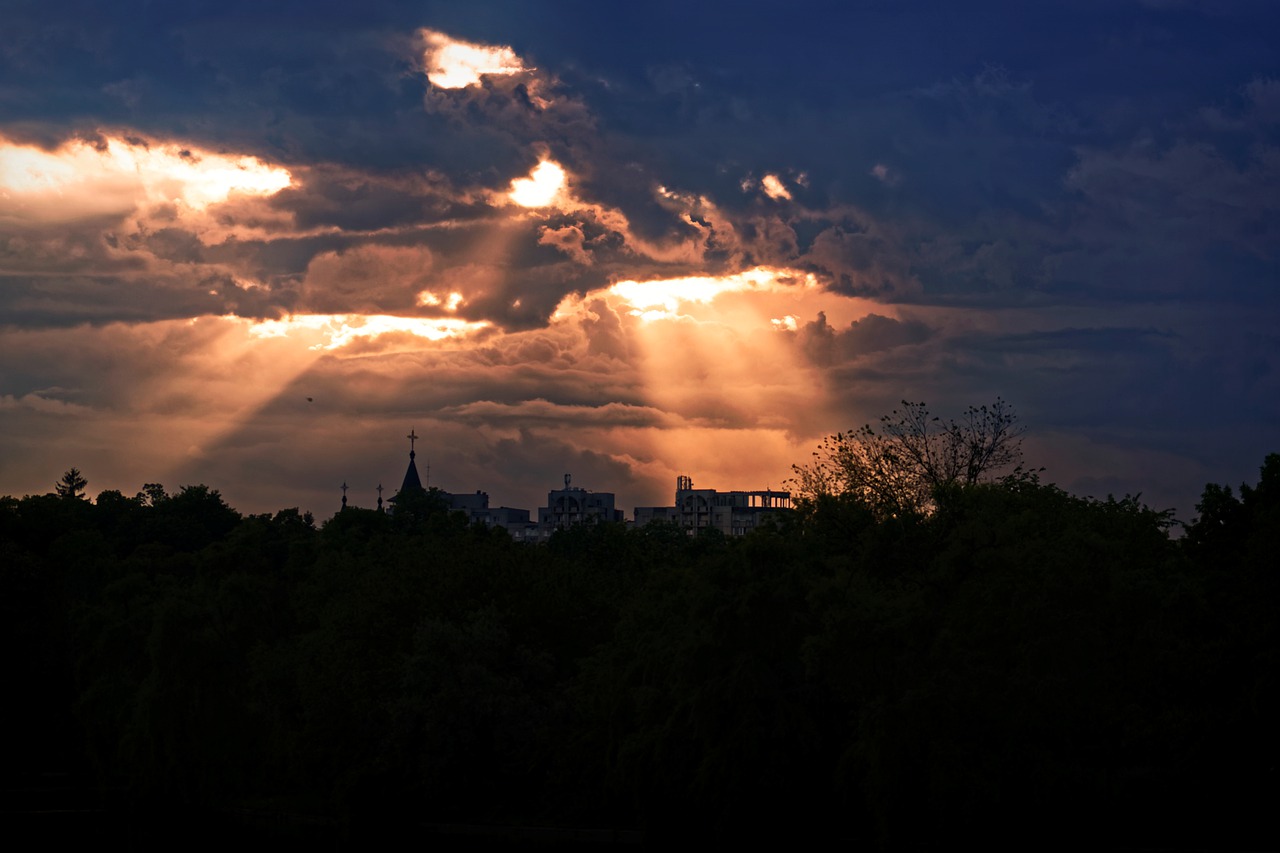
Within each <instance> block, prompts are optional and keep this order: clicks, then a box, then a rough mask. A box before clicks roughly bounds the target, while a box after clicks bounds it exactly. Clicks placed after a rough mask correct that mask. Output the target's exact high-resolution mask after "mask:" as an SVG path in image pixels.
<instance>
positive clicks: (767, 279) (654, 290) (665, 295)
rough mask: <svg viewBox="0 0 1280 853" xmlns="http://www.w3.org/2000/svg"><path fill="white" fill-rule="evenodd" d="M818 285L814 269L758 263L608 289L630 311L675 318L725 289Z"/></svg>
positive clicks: (622, 283) (649, 318)
mask: <svg viewBox="0 0 1280 853" xmlns="http://www.w3.org/2000/svg"><path fill="white" fill-rule="evenodd" d="M797 285H798V286H799V287H801V288H815V287H817V279H816V278H815V277H814V276H813V274H812V273H803V272H798V271H794V270H783V269H773V268H770V267H756V268H754V269H749V270H746V271H744V272H740V273H733V274H730V275H722V276H685V277H682V278H669V279H659V280H653V281H620V282H618V283H616V284H614V285H612V286H611V287H609V288H608V290H607V293H608V294H610V295H613V296H617V297H621V298H622V299H623V300H624V301H625V302H626V303H627V304H628V305H629V306H630V308H631V310H630V313H631V314H632V315H633V316H636V317H639V318H641V319H642V320H645V321H653V320H659V319H673V318H675V317H677V316H679V313H678V312H679V311H680V309H681V308H682V307H683V306H687V305H689V304H695V303H698V304H703V305H705V304H708V303H710V302H712V301H714V300H715V299H716V298H718V297H719V296H721V295H722V294H726V293H743V292H768V291H779V290H789V289H794V288H796V287H797Z"/></svg>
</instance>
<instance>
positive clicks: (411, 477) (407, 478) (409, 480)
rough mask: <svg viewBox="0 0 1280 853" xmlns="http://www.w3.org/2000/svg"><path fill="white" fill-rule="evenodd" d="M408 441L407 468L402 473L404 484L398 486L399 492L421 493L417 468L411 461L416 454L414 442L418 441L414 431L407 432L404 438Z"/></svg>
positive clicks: (420, 481) (420, 480)
mask: <svg viewBox="0 0 1280 853" xmlns="http://www.w3.org/2000/svg"><path fill="white" fill-rule="evenodd" d="M405 437H406V438H408V439H409V467H408V469H406V470H405V472H404V482H403V483H401V484H400V492H401V493H402V494H403V493H406V492H408V491H410V490H413V491H419V492H420V491H422V479H421V478H420V477H419V476H418V466H417V465H416V464H415V463H414V461H413V459H414V457H415V456H417V455H418V454H417V453H416V452H415V451H414V449H413V445H414V442H416V441H417V440H418V436H417V433H416V431H414V430H409V434H408V435H407V436H405Z"/></svg>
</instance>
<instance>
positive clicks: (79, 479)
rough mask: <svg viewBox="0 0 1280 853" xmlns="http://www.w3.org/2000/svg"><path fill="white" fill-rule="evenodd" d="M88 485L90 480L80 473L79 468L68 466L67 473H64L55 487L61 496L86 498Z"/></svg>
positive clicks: (68, 498) (78, 498) (75, 498)
mask: <svg viewBox="0 0 1280 853" xmlns="http://www.w3.org/2000/svg"><path fill="white" fill-rule="evenodd" d="M87 485H89V481H88V480H86V479H85V478H84V477H83V476H82V475H81V474H80V469H79V468H68V469H67V473H65V474H63V475H62V479H61V480H59V481H58V482H57V484H56V485H55V486H54V488H55V489H56V490H57V492H58V497H60V498H66V499H67V500H84V497H85V495H84V488H85V486H87Z"/></svg>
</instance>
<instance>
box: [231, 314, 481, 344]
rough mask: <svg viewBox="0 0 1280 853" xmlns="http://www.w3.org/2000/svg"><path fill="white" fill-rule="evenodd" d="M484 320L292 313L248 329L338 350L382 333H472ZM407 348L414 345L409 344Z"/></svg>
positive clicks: (421, 336) (433, 337)
mask: <svg viewBox="0 0 1280 853" xmlns="http://www.w3.org/2000/svg"><path fill="white" fill-rule="evenodd" d="M490 325H491V324H490V323H488V322H487V321H484V320H479V321H474V322H473V321H468V320H459V319H457V318H454V317H437V318H431V319H424V318H418V317H396V316H392V315H389V314H294V315H292V316H290V317H288V318H286V319H283V320H264V321H261V322H257V323H254V324H253V325H252V327H251V328H250V333H251V334H252V335H253V336H254V337H257V338H282V337H287V338H290V339H293V340H295V341H297V342H300V343H303V344H305V345H306V347H307V348H308V349H310V350H341V349H343V348H345V347H350V346H352V345H355V344H359V343H367V342H368V341H371V340H373V339H377V338H380V337H382V336H384V335H390V336H395V337H397V338H398V339H401V340H404V339H407V340H408V341H410V342H411V341H413V340H415V339H416V340H417V341H418V342H419V343H421V342H425V341H431V342H434V341H443V340H446V339H451V338H463V337H467V336H469V335H474V334H476V333H477V332H481V331H483V330H485V329H488V328H489V327H490ZM409 348H414V347H413V346H412V345H411V346H409Z"/></svg>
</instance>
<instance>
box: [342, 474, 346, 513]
mask: <svg viewBox="0 0 1280 853" xmlns="http://www.w3.org/2000/svg"><path fill="white" fill-rule="evenodd" d="M342 508H343V509H346V508H347V481H346V480H343V481H342Z"/></svg>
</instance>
